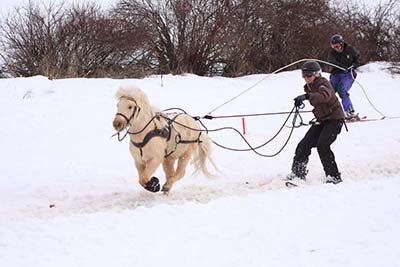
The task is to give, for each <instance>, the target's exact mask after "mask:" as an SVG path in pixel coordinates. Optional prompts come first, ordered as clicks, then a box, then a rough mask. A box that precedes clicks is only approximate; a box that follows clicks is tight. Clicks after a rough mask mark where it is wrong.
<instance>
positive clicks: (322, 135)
mask: <svg viewBox="0 0 400 267" xmlns="http://www.w3.org/2000/svg"><path fill="white" fill-rule="evenodd" d="M342 126H343V120H327V121H324V122H322V123H320V124H314V125H312V126H311V127H310V129H309V130H308V131H307V133H306V135H305V136H304V138H303V139H302V140H301V141H300V143H299V144H298V145H297V148H296V152H295V156H294V159H293V165H292V171H293V173H294V174H295V175H296V176H298V177H300V178H305V176H306V175H307V163H308V157H309V156H310V155H311V149H312V148H313V147H316V148H317V151H318V154H319V158H320V159H321V163H322V166H323V167H324V171H325V175H326V176H331V177H336V178H339V177H340V173H339V170H338V167H337V165H336V161H335V155H334V154H333V152H332V150H331V144H332V143H333V142H334V141H335V140H336V137H337V136H338V134H339V133H340V131H341V129H342Z"/></svg>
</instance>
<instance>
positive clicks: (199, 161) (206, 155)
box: [192, 132, 220, 178]
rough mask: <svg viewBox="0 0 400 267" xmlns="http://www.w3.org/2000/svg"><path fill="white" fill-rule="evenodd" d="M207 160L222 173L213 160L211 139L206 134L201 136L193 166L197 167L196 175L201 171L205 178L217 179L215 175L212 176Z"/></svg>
mask: <svg viewBox="0 0 400 267" xmlns="http://www.w3.org/2000/svg"><path fill="white" fill-rule="evenodd" d="M207 160H208V161H209V162H210V163H211V165H212V166H213V168H214V169H215V170H216V171H217V172H219V173H220V171H219V170H218V167H217V165H216V164H215V163H214V161H213V159H212V158H211V139H210V137H209V136H208V135H207V134H206V133H204V132H203V133H202V134H201V135H200V143H199V145H198V147H197V153H195V156H194V158H193V162H192V163H193V164H194V167H195V171H194V173H195V174H196V173H198V172H199V171H201V172H202V173H203V174H204V175H205V176H207V177H209V178H213V177H215V174H212V173H211V172H210V171H209V170H208V168H207Z"/></svg>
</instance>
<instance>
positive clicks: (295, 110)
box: [160, 105, 304, 157]
mask: <svg viewBox="0 0 400 267" xmlns="http://www.w3.org/2000/svg"><path fill="white" fill-rule="evenodd" d="M302 108H304V105H302V106H300V107H293V109H292V110H291V111H290V112H284V113H282V114H288V116H287V118H286V119H285V121H284V122H283V124H282V126H281V127H280V129H279V130H278V132H277V133H276V134H275V135H274V136H273V137H272V138H270V139H269V140H268V141H266V142H264V143H263V144H261V145H258V146H256V147H253V146H252V145H251V144H250V142H249V141H248V140H247V139H246V138H245V137H244V136H243V134H242V133H241V132H240V131H239V130H238V129H236V128H234V127H221V128H217V129H208V128H207V127H206V126H205V125H204V124H203V122H202V121H201V120H200V118H199V117H192V118H194V119H196V120H198V121H199V123H200V124H201V125H202V126H203V128H204V129H196V128H193V127H190V126H188V125H185V124H183V123H180V122H178V121H172V119H170V118H169V117H167V116H164V115H163V114H160V117H162V118H163V119H165V120H167V121H170V122H172V123H174V124H177V125H180V126H181V127H184V128H186V129H189V130H192V131H198V132H206V133H207V134H208V133H210V132H218V131H223V130H232V131H234V132H236V133H237V134H238V135H239V136H240V137H241V138H242V139H243V141H244V142H245V143H246V145H247V146H248V147H249V148H246V149H239V148H232V147H227V146H224V145H221V144H219V143H218V142H216V141H214V140H212V142H213V143H214V144H215V145H216V146H218V147H221V148H223V149H226V150H230V151H238V152H246V151H253V152H254V153H255V154H257V155H259V156H261V157H275V156H277V155H278V154H279V153H281V152H282V150H283V149H284V148H285V147H286V145H287V144H288V143H289V140H290V138H291V136H292V134H293V130H294V128H298V127H300V126H301V125H304V124H303V119H302V117H301V115H300V113H301V111H300V109H302ZM173 109H174V108H173ZM183 112H184V111H183ZM184 113H185V114H187V113H186V112H184ZM292 114H294V117H293V120H292V127H291V128H292V129H291V131H290V133H289V136H288V138H287V139H286V141H285V143H284V144H283V145H282V147H281V148H280V149H279V150H278V151H277V152H275V153H274V154H271V155H267V154H262V153H260V152H258V151H257V150H258V149H260V148H262V147H264V146H266V145H267V144H269V143H270V142H271V141H273V140H274V139H275V138H276V137H277V136H278V135H279V134H280V133H281V132H282V129H283V128H284V127H285V126H286V123H287V122H288V120H289V118H290V117H291V115H292ZM298 118H300V120H301V121H300V123H299V125H296V122H297V120H298Z"/></svg>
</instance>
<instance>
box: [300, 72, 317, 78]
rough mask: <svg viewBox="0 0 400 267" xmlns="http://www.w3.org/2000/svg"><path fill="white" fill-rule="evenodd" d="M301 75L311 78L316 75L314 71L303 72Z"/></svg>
mask: <svg viewBox="0 0 400 267" xmlns="http://www.w3.org/2000/svg"><path fill="white" fill-rule="evenodd" d="M301 76H303V78H311V77H312V76H314V73H312V72H302V73H301Z"/></svg>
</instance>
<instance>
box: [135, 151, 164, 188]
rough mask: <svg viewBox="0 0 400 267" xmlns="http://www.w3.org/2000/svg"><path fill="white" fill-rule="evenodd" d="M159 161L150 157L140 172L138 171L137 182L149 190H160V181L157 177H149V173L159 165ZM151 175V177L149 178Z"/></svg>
mask: <svg viewBox="0 0 400 267" xmlns="http://www.w3.org/2000/svg"><path fill="white" fill-rule="evenodd" d="M160 164H161V161H160V160H157V159H156V158H152V159H150V160H147V161H146V162H145V164H144V165H143V166H144V168H143V169H142V171H141V173H140V172H139V183H140V184H141V185H142V186H143V187H144V188H145V189H146V190H148V191H150V192H153V193H155V192H158V191H160V182H159V180H158V178H157V177H154V176H153V177H151V175H152V174H153V173H154V172H155V171H156V170H157V168H158V166H160ZM150 177H151V179H150Z"/></svg>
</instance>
